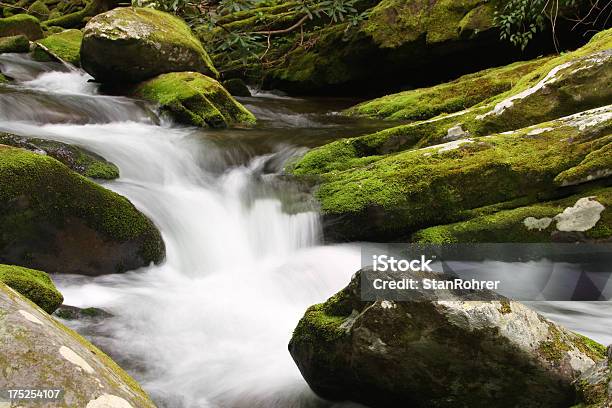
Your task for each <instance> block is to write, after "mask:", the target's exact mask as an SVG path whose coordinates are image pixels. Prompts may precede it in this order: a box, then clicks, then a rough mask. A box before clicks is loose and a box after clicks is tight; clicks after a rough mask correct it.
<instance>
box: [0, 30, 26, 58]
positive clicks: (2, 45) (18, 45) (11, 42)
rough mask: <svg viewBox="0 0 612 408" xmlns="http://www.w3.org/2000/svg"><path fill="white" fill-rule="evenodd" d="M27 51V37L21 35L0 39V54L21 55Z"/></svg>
mask: <svg viewBox="0 0 612 408" xmlns="http://www.w3.org/2000/svg"><path fill="white" fill-rule="evenodd" d="M28 51H30V41H29V40H28V37H26V36H25V35H23V34H20V35H14V36H12V37H1V38H0V53H4V52H18V53H23V52H28Z"/></svg>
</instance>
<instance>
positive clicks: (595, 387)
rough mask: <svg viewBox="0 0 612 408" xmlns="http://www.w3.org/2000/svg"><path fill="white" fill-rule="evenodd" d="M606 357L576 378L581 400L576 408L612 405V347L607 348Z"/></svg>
mask: <svg viewBox="0 0 612 408" xmlns="http://www.w3.org/2000/svg"><path fill="white" fill-rule="evenodd" d="M606 354H607V356H606V359H605V360H602V361H600V362H598V363H597V364H596V365H595V366H594V367H592V368H590V369H589V370H587V371H586V372H585V373H583V374H582V376H580V378H579V379H578V380H576V383H575V384H576V388H577V390H578V396H579V399H580V401H581V404H580V405H577V406H576V408H608V407H610V406H612V349H611V347H608V349H607V350H606Z"/></svg>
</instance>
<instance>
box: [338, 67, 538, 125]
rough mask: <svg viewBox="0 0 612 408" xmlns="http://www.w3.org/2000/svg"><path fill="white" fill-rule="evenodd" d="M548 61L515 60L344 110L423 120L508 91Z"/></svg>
mask: <svg viewBox="0 0 612 408" xmlns="http://www.w3.org/2000/svg"><path fill="white" fill-rule="evenodd" d="M548 60H549V58H540V59H537V60H534V61H527V62H517V63H514V64H511V65H508V66H505V67H501V68H492V69H488V70H485V71H481V72H477V73H474V74H469V75H466V76H463V77H461V78H459V79H456V80H454V81H452V82H448V83H444V84H441V85H436V86H434V87H430V88H422V89H415V90H411V91H406V92H401V93H399V94H394V95H388V96H384V97H382V98H379V99H375V100H372V101H369V102H365V103H362V104H360V105H357V106H355V107H353V108H351V109H349V110H347V111H346V112H345V113H346V114H348V115H350V116H365V117H370V118H379V119H391V120H423V119H429V118H432V117H434V116H437V115H440V114H443V113H453V112H457V111H460V110H463V109H467V108H469V107H471V106H474V105H476V104H478V103H480V102H482V101H484V100H487V99H489V98H491V97H493V96H495V95H499V94H501V93H503V92H505V91H508V90H510V89H511V88H512V87H513V86H514V85H515V84H516V83H517V81H518V80H519V79H520V78H521V77H523V76H524V75H525V74H527V73H529V72H531V71H533V70H535V69H536V68H538V67H539V66H541V65H543V64H544V63H546V62H547V61H548Z"/></svg>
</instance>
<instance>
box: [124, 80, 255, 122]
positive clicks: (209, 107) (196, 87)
mask: <svg viewBox="0 0 612 408" xmlns="http://www.w3.org/2000/svg"><path fill="white" fill-rule="evenodd" d="M136 95H137V96H138V97H141V98H143V99H146V100H149V101H152V102H156V103H158V104H160V106H161V107H162V109H163V110H165V111H168V112H170V113H171V114H172V115H173V116H174V117H175V118H176V119H177V120H179V121H181V122H185V123H188V124H193V125H197V126H210V127H214V128H219V127H226V126H229V125H233V124H242V125H251V124H254V123H255V121H256V119H255V116H253V114H252V113H250V112H249V111H248V110H247V109H246V108H245V107H244V106H242V105H241V104H240V103H239V102H238V101H236V100H235V99H234V98H233V97H232V96H231V95H230V94H229V93H228V92H227V91H226V90H225V89H224V88H223V86H221V84H219V82H217V81H216V80H214V79H212V78H209V77H207V76H204V75H202V74H199V73H195V72H174V73H170V74H163V75H160V76H158V77H156V78H153V79H151V80H149V81H147V82H144V83H142V84H140V85H139V86H138V88H137V90H136Z"/></svg>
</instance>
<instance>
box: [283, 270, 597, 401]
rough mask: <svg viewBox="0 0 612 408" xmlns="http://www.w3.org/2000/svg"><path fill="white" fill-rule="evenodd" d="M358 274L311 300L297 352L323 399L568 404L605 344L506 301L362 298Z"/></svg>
mask: <svg viewBox="0 0 612 408" xmlns="http://www.w3.org/2000/svg"><path fill="white" fill-rule="evenodd" d="M360 274H361V272H359V273H357V274H356V275H355V277H354V278H353V279H352V281H351V283H350V284H349V285H348V287H346V288H345V289H343V290H342V291H340V292H339V293H338V294H336V295H335V296H333V297H331V298H330V299H329V300H328V301H327V302H325V303H323V304H320V305H314V306H312V307H310V308H309V309H308V310H307V311H306V314H305V315H304V317H303V318H302V320H301V321H300V322H299V324H298V326H297V327H296V329H295V331H294V333H293V337H292V339H291V342H290V344H289V351H290V352H291V355H292V356H293V359H294V360H295V362H296V363H297V365H298V367H299V369H300V371H301V372H302V375H303V376H304V378H305V379H306V381H307V382H308V384H309V385H310V387H311V388H312V389H313V390H314V391H315V392H316V393H317V394H319V395H320V396H321V397H324V398H328V399H332V400H352V401H355V402H360V403H364V404H367V405H369V406H371V407H392V406H411V407H490V406H496V407H500V406H503V407H560V406H570V405H572V404H573V403H574V401H575V397H576V395H575V390H574V388H573V384H572V383H573V381H574V380H576V378H578V376H580V375H581V374H582V373H583V372H585V371H586V370H588V369H589V368H591V367H593V366H594V365H595V362H596V361H598V360H601V359H603V347H602V346H601V345H599V344H597V343H595V342H593V341H591V340H589V339H587V338H585V337H583V336H580V335H577V334H575V333H572V332H570V331H568V330H566V329H564V328H563V327H560V326H558V325H556V324H554V323H552V322H551V321H549V320H546V319H545V318H544V317H542V316H540V315H539V314H537V313H536V312H534V311H532V310H530V309H529V308H527V307H526V306H524V305H522V304H520V303H518V302H514V301H509V300H505V299H503V298H500V300H492V301H478V302H477V301H464V300H462V299H463V298H462V297H459V296H454V297H453V296H452V294H448V293H447V294H446V295H448V296H446V297H445V298H446V299H452V300H445V301H441V300H430V299H431V298H430V297H429V296H430V295H424V296H423V297H422V299H421V301H410V302H397V303H396V302H392V301H388V300H382V301H376V302H362V301H361V299H360V285H359V282H360Z"/></svg>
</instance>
